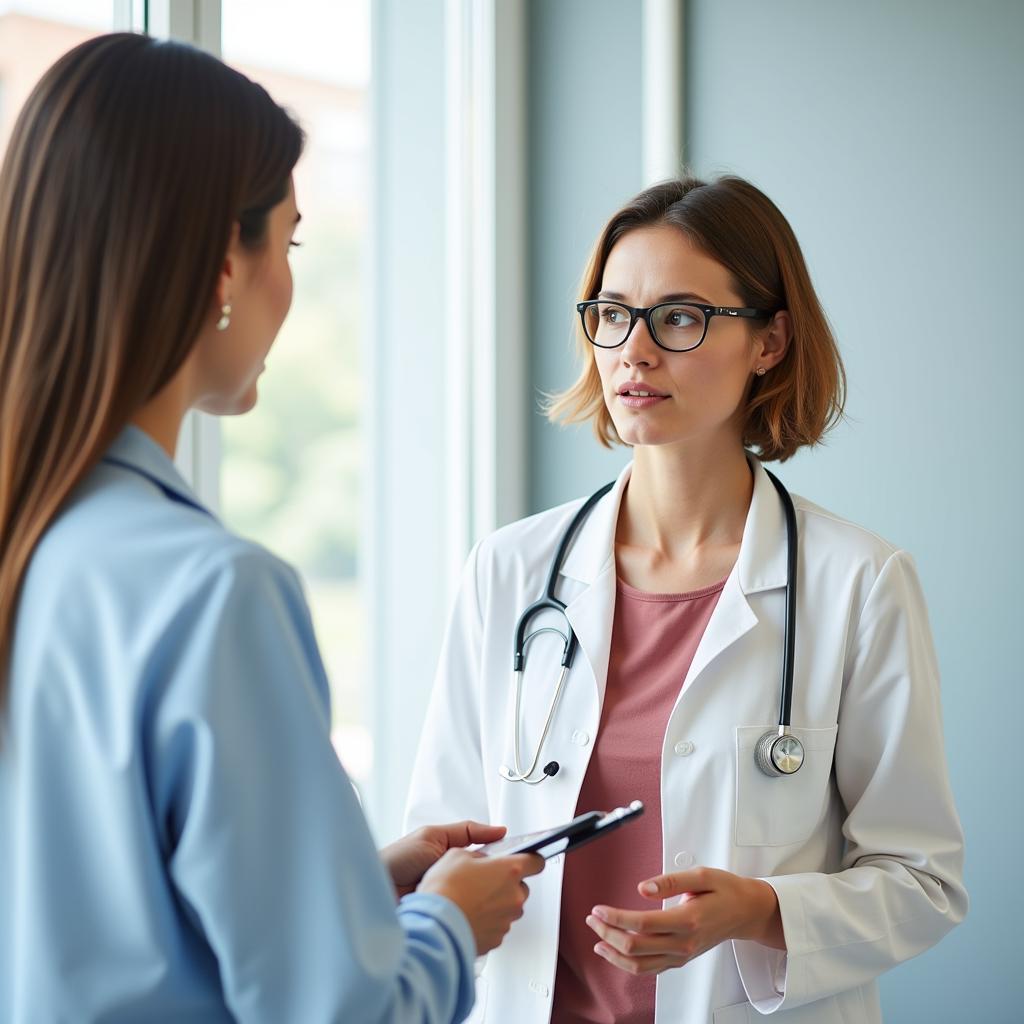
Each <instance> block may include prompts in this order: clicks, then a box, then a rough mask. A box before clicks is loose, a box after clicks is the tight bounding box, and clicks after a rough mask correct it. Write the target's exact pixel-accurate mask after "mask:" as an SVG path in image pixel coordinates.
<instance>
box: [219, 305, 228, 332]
mask: <svg viewBox="0 0 1024 1024" xmlns="http://www.w3.org/2000/svg"><path fill="white" fill-rule="evenodd" d="M229 323H231V303H230V302H225V303H224V305H223V306H221V307H220V319H219V320H218V321H217V330H218V331H226V330H227V329H228V324H229Z"/></svg>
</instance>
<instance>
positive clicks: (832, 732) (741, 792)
mask: <svg viewBox="0 0 1024 1024" xmlns="http://www.w3.org/2000/svg"><path fill="white" fill-rule="evenodd" d="M777 728H778V727H777V726H771V725H751V726H741V727H739V728H737V729H736V845H737V846H789V845H791V844H793V843H800V842H803V841H804V840H805V839H806V838H807V837H808V836H809V835H810V834H811V833H812V832H813V831H814V829H815V826H817V824H818V822H819V821H821V819H822V817H823V816H824V814H825V810H826V806H827V803H828V799H829V779H830V777H831V774H832V756H833V754H834V752H835V746H836V733H837V732H838V730H839V726H838V725H833V726H830V727H829V728H827V729H800V728H797V727H793V728H792V729H791V730H790V731H791V732H792V733H793V735H794V736H796V737H797V739H799V740H800V742H801V743H802V744H803V746H804V763H803V765H802V766H801V767H800V770H799V771H798V772H796V773H795V774H794V775H783V776H778V777H775V778H771V777H769V776H767V775H765V774H764V773H763V772H762V771H761V769H760V768H758V766H757V763H756V762H755V760H754V749H755V747H756V746H757V743H758V740H760V738H761V737H762V736H763V735H764V734H765V733H766V732H769V731H772V730H775V729H777Z"/></svg>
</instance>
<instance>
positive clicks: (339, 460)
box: [221, 214, 366, 724]
mask: <svg viewBox="0 0 1024 1024" xmlns="http://www.w3.org/2000/svg"><path fill="white" fill-rule="evenodd" d="M309 220H310V221H314V220H318V221H319V222H318V223H315V224H314V223H310V224H309V226H308V227H307V221H306V220H304V221H303V223H302V225H301V226H300V228H299V230H298V232H297V234H296V240H297V241H301V242H302V243H303V244H302V248H300V249H294V250H292V255H291V261H292V273H293V276H294V279H295V294H294V298H293V300H292V308H291V312H290V314H289V316H288V319H287V320H286V321H285V323H284V326H283V327H282V328H281V333H280V335H279V336H278V339H277V341H276V343H275V345H274V348H273V349H272V350H271V352H270V355H269V356H268V358H267V370H266V372H265V373H264V374H263V376H262V377H261V378H260V384H259V389H260V393H259V402H258V403H257V405H256V408H255V409H254V410H253V411H252V412H250V413H248V414H247V415H245V416H242V417H235V418H226V419H224V420H222V421H221V423H222V427H223V433H222V437H223V445H224V448H223V455H224V457H223V463H222V471H221V499H222V514H223V516H224V519H225V521H226V522H227V523H229V524H230V525H231V526H232V527H233V528H234V529H235V530H237V531H238V532H239V533H242V534H244V535H245V536H248V537H252V538H253V539H254V540H257V541H259V542H260V543H261V544H264V545H266V547H268V548H269V549H270V550H271V551H273V552H274V553H275V554H277V555H279V556H280V557H282V558H284V559H285V560H287V561H288V562H290V563H291V564H292V565H294V566H296V568H298V569H299V571H300V573H301V574H302V576H303V579H304V581H305V585H306V589H307V596H308V598H309V602H310V606H311V609H312V614H313V621H314V626H315V629H316V633H317V639H318V642H319V644H320V648H321V652H322V654H323V658H324V663H325V666H326V668H327V673H328V676H329V678H330V680H331V688H332V693H333V718H334V722H335V724H338V723H361V722H362V721H363V720H364V700H365V698H364V692H363V691H364V689H365V679H366V675H365V666H364V642H363V632H364V629H363V623H364V611H363V606H362V601H361V595H360V593H359V584H358V579H357V576H356V572H357V557H358V550H359V539H358V538H359V525H360V518H361V486H360V479H361V471H362V465H361V459H362V442H361V439H360V412H361V409H360V405H361V395H362V385H361V380H360V361H359V338H360V332H361V330H362V320H361V317H362V311H363V301H362V267H361V261H360V242H361V226H360V224H359V222H358V221H357V219H356V218H355V216H354V215H353V216H352V217H350V218H345V217H344V216H341V215H340V214H335V215H334V216H332V217H330V218H309Z"/></svg>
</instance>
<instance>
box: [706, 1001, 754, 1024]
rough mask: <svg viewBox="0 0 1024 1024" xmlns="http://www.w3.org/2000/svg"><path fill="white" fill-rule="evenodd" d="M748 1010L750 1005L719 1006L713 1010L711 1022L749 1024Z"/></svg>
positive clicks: (715, 1023)
mask: <svg viewBox="0 0 1024 1024" xmlns="http://www.w3.org/2000/svg"><path fill="white" fill-rule="evenodd" d="M750 1008H751V1007H750V1003H734V1004H733V1005H732V1006H720V1007H719V1008H718V1009H717V1010H715V1012H714V1015H713V1017H712V1020H713V1021H714V1024H750V1020H751V1017H750Z"/></svg>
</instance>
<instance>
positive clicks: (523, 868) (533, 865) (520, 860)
mask: <svg viewBox="0 0 1024 1024" xmlns="http://www.w3.org/2000/svg"><path fill="white" fill-rule="evenodd" d="M502 859H503V860H506V861H508V862H509V863H510V864H512V865H514V867H515V870H516V871H518V872H519V877H520V878H529V877H530V875H539V874H540V873H541V872H542V871H543V870H544V858H543V857H541V856H540V855H539V854H536V853H516V854H513V855H512V856H511V857H504V858H502Z"/></svg>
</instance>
